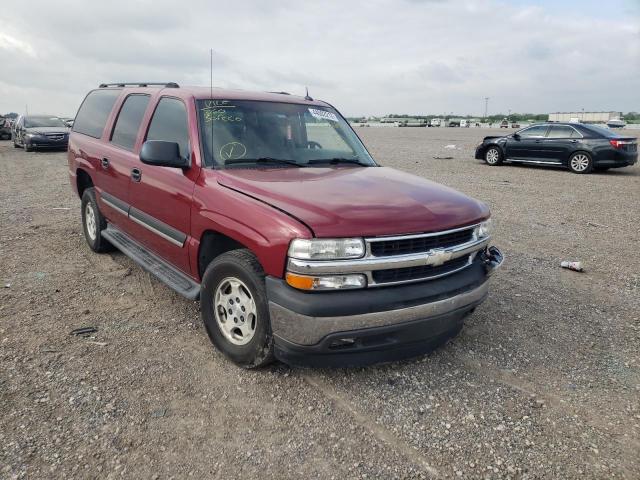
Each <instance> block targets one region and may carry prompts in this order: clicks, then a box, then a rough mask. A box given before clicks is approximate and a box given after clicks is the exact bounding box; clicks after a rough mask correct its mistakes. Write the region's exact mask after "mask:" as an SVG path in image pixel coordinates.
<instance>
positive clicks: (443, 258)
mask: <svg viewBox="0 0 640 480" xmlns="http://www.w3.org/2000/svg"><path fill="white" fill-rule="evenodd" d="M452 255H453V253H451V252H447V251H446V250H442V249H435V250H429V252H427V258H426V265H431V266H433V267H439V266H440V265H442V264H443V263H445V262H448V261H449V260H451V256H452Z"/></svg>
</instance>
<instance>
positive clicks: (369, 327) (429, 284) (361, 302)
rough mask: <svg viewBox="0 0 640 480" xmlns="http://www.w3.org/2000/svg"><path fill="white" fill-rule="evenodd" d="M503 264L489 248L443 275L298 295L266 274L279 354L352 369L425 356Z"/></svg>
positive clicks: (478, 299) (452, 330)
mask: <svg viewBox="0 0 640 480" xmlns="http://www.w3.org/2000/svg"><path fill="white" fill-rule="evenodd" d="M502 261H503V257H502V254H501V253H500V252H499V250H497V249H496V248H495V247H490V248H489V249H487V250H485V251H484V252H483V253H482V254H481V255H478V258H477V259H476V260H475V261H474V262H473V263H472V264H471V265H470V266H469V267H467V268H465V269H464V270H462V271H459V272H457V273H454V274H451V275H449V276H446V277H442V278H438V279H435V280H430V281H426V282H420V283H415V284H407V285H402V286H396V287H385V288H377V289H365V290H355V291H341V292H322V293H306V292H301V291H298V290H295V289H293V288H291V287H289V286H288V285H286V283H285V282H284V281H282V280H280V279H276V278H273V277H269V278H267V296H268V298H269V311H270V316H271V328H272V331H273V335H274V343H275V354H276V357H277V358H278V359H280V360H281V361H283V362H285V363H288V364H291V365H310V366H355V365H364V364H370V363H376V362H381V361H392V360H399V359H403V358H409V357H413V356H416V355H420V354H423V353H427V352H429V351H430V350H433V349H434V348H436V347H437V346H439V345H441V344H442V343H444V342H445V341H446V340H447V339H448V338H451V337H452V336H454V335H455V334H457V333H458V332H459V331H460V329H461V328H462V322H463V319H464V317H465V316H466V315H468V314H469V313H470V312H471V311H472V310H473V309H474V308H475V307H476V306H478V305H479V304H480V303H482V301H483V300H484V299H485V298H486V296H487V293H488V282H487V277H488V276H489V275H490V274H492V273H493V272H494V271H495V270H496V269H498V268H499V267H500V266H501V264H502Z"/></svg>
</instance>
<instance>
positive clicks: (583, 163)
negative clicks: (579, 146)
mask: <svg viewBox="0 0 640 480" xmlns="http://www.w3.org/2000/svg"><path fill="white" fill-rule="evenodd" d="M567 165H568V166H569V170H571V171H572V172H573V173H579V174H582V173H591V171H592V170H593V159H592V158H591V155H589V154H588V153H587V152H575V153H574V154H573V155H571V156H570V157H569V162H568V163H567Z"/></svg>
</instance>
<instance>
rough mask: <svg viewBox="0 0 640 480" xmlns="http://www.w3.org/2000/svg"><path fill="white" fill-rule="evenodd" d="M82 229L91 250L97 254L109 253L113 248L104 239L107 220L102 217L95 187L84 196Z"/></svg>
mask: <svg viewBox="0 0 640 480" xmlns="http://www.w3.org/2000/svg"><path fill="white" fill-rule="evenodd" d="M80 205H81V208H82V229H83V231H84V238H85V240H86V241H87V244H88V245H89V248H91V250H93V251H94V252H97V253H102V252H108V251H109V250H112V249H113V247H112V246H111V244H110V243H109V242H108V241H107V240H106V239H105V238H102V231H103V230H104V229H105V228H107V220H106V219H105V218H104V217H103V216H102V213H100V210H99V209H98V202H96V193H95V191H94V189H93V187H90V188H87V189H86V190H85V191H84V193H83V194H82V203H81V204H80Z"/></svg>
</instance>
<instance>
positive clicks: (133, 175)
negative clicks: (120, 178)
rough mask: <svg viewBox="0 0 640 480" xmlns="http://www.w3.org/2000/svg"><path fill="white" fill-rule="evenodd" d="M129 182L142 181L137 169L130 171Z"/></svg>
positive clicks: (140, 173)
mask: <svg viewBox="0 0 640 480" xmlns="http://www.w3.org/2000/svg"><path fill="white" fill-rule="evenodd" d="M131 180H133V181H134V182H139V181H140V180H142V172H141V171H140V169H139V168H132V169H131Z"/></svg>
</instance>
